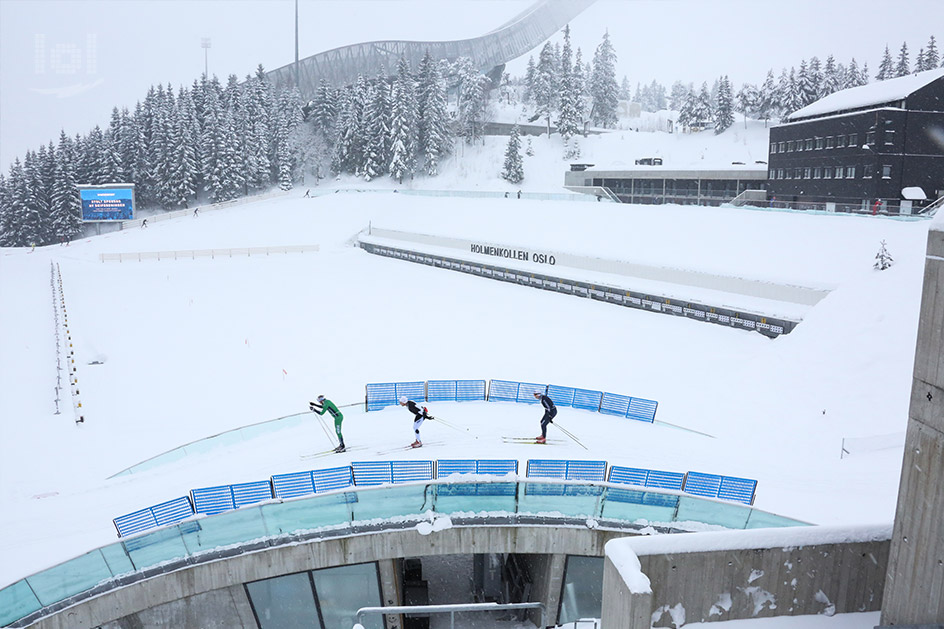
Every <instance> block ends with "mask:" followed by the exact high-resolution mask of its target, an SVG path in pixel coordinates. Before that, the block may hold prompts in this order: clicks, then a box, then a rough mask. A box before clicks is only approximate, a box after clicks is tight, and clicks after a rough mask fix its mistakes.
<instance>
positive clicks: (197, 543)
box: [182, 507, 268, 553]
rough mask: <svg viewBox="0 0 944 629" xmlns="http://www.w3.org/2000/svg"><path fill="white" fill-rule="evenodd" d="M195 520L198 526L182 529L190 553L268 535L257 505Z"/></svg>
mask: <svg viewBox="0 0 944 629" xmlns="http://www.w3.org/2000/svg"><path fill="white" fill-rule="evenodd" d="M197 522H198V523H199V524H200V526H199V528H197V529H195V530H189V531H188V530H187V529H184V530H182V533H183V535H182V536H183V540H184V544H185V545H186V546H187V549H188V550H189V551H190V552H191V553H197V552H200V551H203V550H210V549H212V548H216V547H218V546H227V545H229V544H237V543H239V542H244V541H247V540H250V539H256V538H257V537H265V536H266V535H268V531H266V527H265V522H264V521H263V519H262V514H261V513H260V511H259V507H249V508H244V509H236V510H234V511H227V512H225V513H220V514H218V515H215V516H212V517H209V518H202V519H200V520H197Z"/></svg>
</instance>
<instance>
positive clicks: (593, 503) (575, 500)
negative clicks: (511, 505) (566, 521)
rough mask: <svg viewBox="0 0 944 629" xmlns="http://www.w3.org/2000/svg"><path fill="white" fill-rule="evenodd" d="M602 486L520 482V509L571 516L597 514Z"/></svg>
mask: <svg viewBox="0 0 944 629" xmlns="http://www.w3.org/2000/svg"><path fill="white" fill-rule="evenodd" d="M602 493H603V488H602V487H594V486H577V485H558V484H553V483H520V484H519V489H518V512H519V513H528V514H540V513H558V514H563V515H564V516H567V517H595V516H597V514H598V513H599V511H600V497H601V495H602Z"/></svg>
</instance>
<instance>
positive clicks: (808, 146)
mask: <svg viewBox="0 0 944 629" xmlns="http://www.w3.org/2000/svg"><path fill="white" fill-rule="evenodd" d="M806 150H807V151H812V150H813V138H807V139H806Z"/></svg>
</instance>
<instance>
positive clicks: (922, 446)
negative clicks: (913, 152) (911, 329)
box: [881, 217, 944, 626]
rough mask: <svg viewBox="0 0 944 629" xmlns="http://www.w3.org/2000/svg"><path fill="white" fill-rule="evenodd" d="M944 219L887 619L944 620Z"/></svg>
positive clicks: (928, 265)
mask: <svg viewBox="0 0 944 629" xmlns="http://www.w3.org/2000/svg"><path fill="white" fill-rule="evenodd" d="M942 513H944V221H942V219H941V218H940V217H939V218H937V219H935V221H934V223H933V224H932V225H931V228H930V230H929V231H928V248H927V256H926V258H925V267H924V289H923V292H922V297H921V312H920V315H919V320H918V340H917V349H916V351H915V366H914V377H913V380H912V388H911V406H910V409H909V412H908V431H907V435H906V437H905V452H904V460H903V461H902V466H901V483H900V484H899V489H898V507H897V509H896V511H895V528H894V532H893V534H892V541H891V552H890V554H889V561H888V573H887V576H886V581H885V592H884V597H883V600H882V620H881V622H882V625H883V626H890V625H918V624H934V623H944V517H942V515H941V514H942Z"/></svg>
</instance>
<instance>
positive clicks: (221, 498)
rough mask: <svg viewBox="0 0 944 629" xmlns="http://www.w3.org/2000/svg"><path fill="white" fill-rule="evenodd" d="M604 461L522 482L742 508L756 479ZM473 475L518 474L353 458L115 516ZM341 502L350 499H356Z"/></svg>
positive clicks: (163, 515) (171, 518)
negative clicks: (631, 490)
mask: <svg viewBox="0 0 944 629" xmlns="http://www.w3.org/2000/svg"><path fill="white" fill-rule="evenodd" d="M607 467H608V466H607V462H606V461H580V460H560V459H531V460H529V461H528V462H527V471H526V477H527V478H553V479H559V480H575V481H584V482H610V483H616V484H622V485H632V486H635V487H641V488H649V489H659V490H666V489H668V490H672V491H680V492H686V493H690V494H693V495H696V496H701V497H706V498H720V499H723V500H731V501H735V502H740V503H743V504H747V505H751V504H753V503H754V495H755V492H756V489H757V481H756V480H752V479H747V478H737V477H733V476H721V475H718V474H706V473H703V472H691V471H690V472H686V473H682V472H667V471H663V470H648V469H641V468H630V467H623V466H617V465H611V466H609V475H607ZM462 474H472V475H476V476H480V475H489V476H496V477H503V476H509V475H510V476H511V477H515V476H517V474H518V461H517V460H516V459H492V460H480V459H441V460H438V461H432V460H407V461H382V460H377V461H354V462H352V463H351V464H350V465H346V466H342V467H334V468H329V469H323V470H306V471H303V472H292V473H290V474H276V475H273V476H272V477H270V478H269V479H267V480H260V481H253V482H249V483H238V484H234V485H219V486H216V487H201V488H198V489H193V490H191V491H190V495H189V496H181V497H180V498H175V499H174V500H169V501H167V502H162V503H160V504H158V505H154V506H151V507H146V508H144V509H139V510H137V511H134V512H132V513H129V514H126V515H122V516H119V517H117V518H115V519H114V520H113V521H114V524H115V528H116V529H117V531H118V536H119V537H124V536H127V535H131V534H134V533H139V532H141V531H146V530H148V529H151V528H155V527H158V526H165V525H169V524H176V523H178V522H180V521H182V520H185V519H187V518H189V517H190V516H192V515H194V514H201V515H216V514H217V513H223V512H225V511H231V510H233V509H239V508H241V507H246V506H250V505H254V504H258V503H261V502H265V501H268V500H287V499H290V498H300V497H304V496H311V495H315V494H320V493H324V492H329V491H337V490H343V489H347V488H348V487H375V486H379V485H396V484H400V483H409V482H423V481H432V480H435V479H443V478H446V477H449V476H453V475H462ZM561 491H563V489H561ZM341 499H343V500H351V501H356V500H357V498H356V496H353V495H352V496H346V495H342V496H341Z"/></svg>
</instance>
